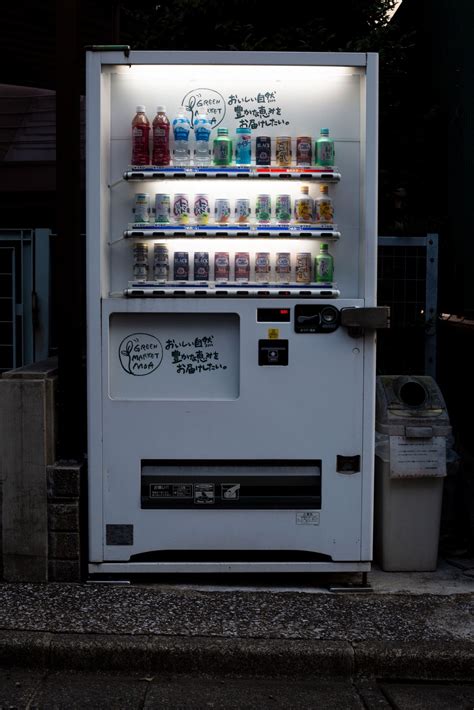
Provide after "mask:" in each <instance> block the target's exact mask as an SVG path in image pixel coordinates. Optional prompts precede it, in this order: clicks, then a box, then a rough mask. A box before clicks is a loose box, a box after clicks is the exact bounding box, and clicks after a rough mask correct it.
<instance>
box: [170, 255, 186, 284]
mask: <svg viewBox="0 0 474 710" xmlns="http://www.w3.org/2000/svg"><path fill="white" fill-rule="evenodd" d="M173 278H174V280H175V281H187V280H188V279H189V254H188V252H187V251H175V253H174V260H173Z"/></svg>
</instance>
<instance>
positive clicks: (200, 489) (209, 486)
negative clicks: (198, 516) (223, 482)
mask: <svg viewBox="0 0 474 710" xmlns="http://www.w3.org/2000/svg"><path fill="white" fill-rule="evenodd" d="M215 500H216V492H215V486H214V484H213V483H195V484H194V502H195V503H196V505H212V504H213V503H214V502H215Z"/></svg>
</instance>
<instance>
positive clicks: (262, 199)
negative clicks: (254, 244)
mask: <svg viewBox="0 0 474 710" xmlns="http://www.w3.org/2000/svg"><path fill="white" fill-rule="evenodd" d="M255 216H256V218H257V222H269V221H270V220H271V218H272V199H271V197H270V195H257V204H256V207H255Z"/></svg>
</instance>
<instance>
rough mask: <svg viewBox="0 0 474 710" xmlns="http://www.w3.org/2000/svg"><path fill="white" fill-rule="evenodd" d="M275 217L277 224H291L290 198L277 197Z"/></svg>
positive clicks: (285, 196)
mask: <svg viewBox="0 0 474 710" xmlns="http://www.w3.org/2000/svg"><path fill="white" fill-rule="evenodd" d="M275 216H276V221H277V222H283V223H288V222H291V197H290V195H278V196H277V199H276V207H275Z"/></svg>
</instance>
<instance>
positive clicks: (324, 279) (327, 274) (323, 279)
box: [314, 244, 334, 283]
mask: <svg viewBox="0 0 474 710" xmlns="http://www.w3.org/2000/svg"><path fill="white" fill-rule="evenodd" d="M328 249H329V245H328V244H321V247H320V249H319V254H317V255H316V258H315V259H314V280H315V281H316V283H332V282H333V280H334V259H333V257H332V256H331V254H330V253H329V251H328Z"/></svg>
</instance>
